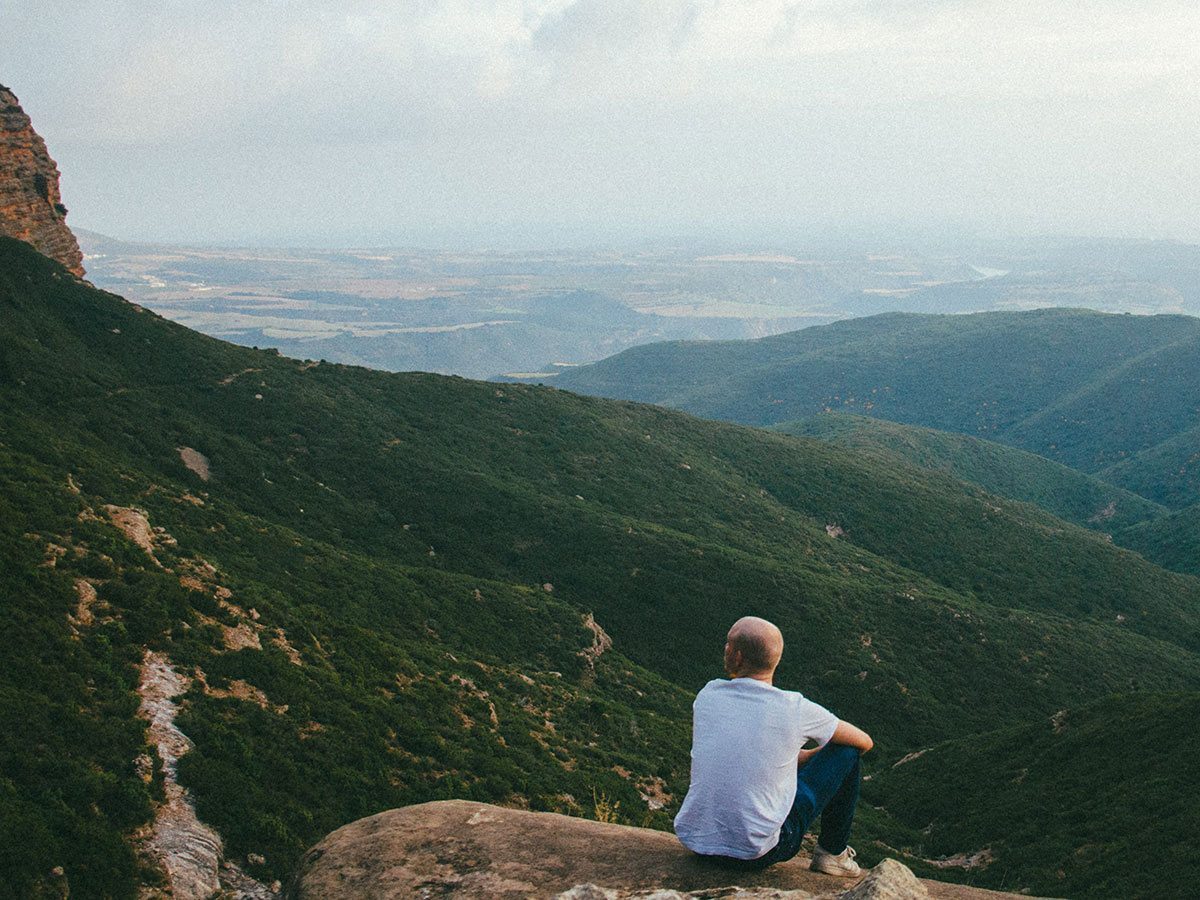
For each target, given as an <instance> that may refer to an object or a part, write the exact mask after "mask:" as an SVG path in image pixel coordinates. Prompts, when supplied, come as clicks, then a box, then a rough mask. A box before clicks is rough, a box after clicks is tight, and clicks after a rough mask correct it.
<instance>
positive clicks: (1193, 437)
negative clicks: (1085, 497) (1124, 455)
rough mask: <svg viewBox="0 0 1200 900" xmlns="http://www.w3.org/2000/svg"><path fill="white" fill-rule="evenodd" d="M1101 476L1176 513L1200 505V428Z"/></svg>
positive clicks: (1107, 470) (1121, 464) (1147, 451)
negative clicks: (1168, 507)
mask: <svg viewBox="0 0 1200 900" xmlns="http://www.w3.org/2000/svg"><path fill="white" fill-rule="evenodd" d="M1100 476H1101V477H1102V478H1104V479H1105V480H1106V481H1110V482H1112V483H1113V484H1119V485H1121V486H1122V487H1125V488H1128V489H1129V490H1131V491H1135V492H1137V493H1139V494H1141V495H1143V496H1145V497H1149V498H1151V499H1153V500H1157V501H1158V502H1159V503H1162V504H1164V505H1166V506H1170V507H1172V508H1175V509H1178V508H1180V507H1183V506H1189V505H1191V504H1194V503H1200V428H1192V429H1191V430H1189V431H1184V432H1182V433H1181V434H1178V435H1176V436H1175V437H1173V438H1171V439H1169V440H1166V441H1163V442H1162V443H1161V444H1157V445H1155V446H1153V447H1151V448H1150V449H1149V450H1143V451H1142V452H1141V453H1138V454H1137V455H1136V456H1131V457H1129V458H1128V459H1124V460H1122V461H1121V462H1119V463H1117V464H1115V465H1112V466H1109V467H1108V468H1107V469H1104V470H1103V471H1102V472H1100Z"/></svg>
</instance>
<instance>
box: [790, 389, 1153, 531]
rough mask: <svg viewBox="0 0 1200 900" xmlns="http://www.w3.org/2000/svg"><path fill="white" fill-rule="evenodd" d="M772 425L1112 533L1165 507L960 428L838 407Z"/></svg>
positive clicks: (1141, 520)
mask: <svg viewBox="0 0 1200 900" xmlns="http://www.w3.org/2000/svg"><path fill="white" fill-rule="evenodd" d="M774 430H776V431H781V432H783V433H784V434H795V435H802V436H806V437H814V438H818V439H820V440H823V441H827V442H829V443H832V444H836V445H838V446H839V447H845V448H847V449H849V450H853V451H855V453H856V454H857V453H863V452H867V453H871V452H873V453H876V454H883V455H884V456H885V457H889V456H890V457H893V458H895V457H899V458H901V459H904V460H907V461H908V462H910V463H913V464H914V465H917V466H920V467H921V468H924V469H932V470H934V471H938V472H945V473H946V474H948V475H952V476H954V477H955V478H961V479H962V480H963V481H969V482H971V483H972V484H977V485H979V486H980V487H982V488H983V489H984V490H986V491H989V492H990V493H993V494H997V495H999V496H1001V497H1007V498H1008V499H1010V500H1022V501H1025V502H1026V503H1033V504H1035V505H1037V506H1040V507H1041V508H1042V509H1045V510H1047V511H1048V512H1051V513H1053V514H1054V515H1056V516H1058V517H1059V518H1060V519H1065V520H1066V521H1068V522H1073V523H1075V524H1076V525H1082V526H1084V527H1087V528H1096V529H1098V530H1102V531H1109V532H1112V531H1116V530H1118V529H1121V528H1124V527H1127V526H1129V525H1134V524H1137V523H1140V522H1143V521H1146V520H1148V519H1153V518H1156V517H1157V516H1159V515H1162V514H1164V513H1165V512H1166V510H1165V509H1164V508H1163V507H1161V506H1159V505H1158V504H1156V503H1152V502H1151V501H1149V500H1147V499H1145V498H1144V497H1140V496H1138V495H1137V494H1135V493H1133V492H1132V491H1127V490H1124V489H1122V488H1118V487H1114V486H1113V485H1111V484H1106V483H1105V482H1103V481H1100V480H1099V479H1097V478H1093V477H1091V476H1089V475H1085V474H1084V473H1082V472H1079V471H1077V470H1075V469H1071V468H1069V467H1067V466H1064V465H1061V464H1059V463H1055V462H1051V461H1050V460H1048V459H1045V458H1044V457H1041V456H1037V455H1036V454H1033V453H1028V452H1026V451H1024V450H1017V449H1015V448H1013V447H1007V446H1005V445H1004V444H998V443H995V442H994V441H986V440H983V439H981V438H974V437H969V436H967V435H963V434H954V433H951V432H948V431H936V430H934V429H932V428H919V427H917V426H915V425H901V424H899V423H896V422H888V421H886V420H884V419H872V418H868V417H866V416H854V415H848V414H845V413H823V414H821V415H817V416H812V417H810V418H807V419H801V420H800V421H798V422H784V423H782V424H780V425H776V426H774Z"/></svg>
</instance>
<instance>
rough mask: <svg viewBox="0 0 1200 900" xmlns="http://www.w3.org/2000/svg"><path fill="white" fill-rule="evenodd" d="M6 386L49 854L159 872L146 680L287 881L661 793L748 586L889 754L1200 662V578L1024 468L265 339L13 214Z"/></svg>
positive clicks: (161, 772)
mask: <svg viewBox="0 0 1200 900" xmlns="http://www.w3.org/2000/svg"><path fill="white" fill-rule="evenodd" d="M0 422H2V423H3V424H2V425H0V429H2V430H0V548H2V552H3V564H2V565H0V592H2V595H3V597H4V601H5V604H6V606H5V615H4V617H3V618H2V619H0V647H2V648H3V656H2V657H0V763H2V765H0V823H3V829H4V830H3V833H2V834H0V847H2V848H3V849H2V850H0V854H3V855H2V857H0V858H2V859H3V860H4V871H5V873H6V876H7V877H8V883H9V884H10V885H13V886H15V887H14V889H15V890H16V892H17V893H32V892H33V891H34V890H36V889H38V888H39V886H41V887H46V885H45V879H46V878H47V877H49V876H47V874H46V873H49V872H52V871H53V870H54V869H55V867H59V866H61V867H63V869H64V872H65V875H64V876H62V877H65V878H66V879H67V880H68V881H69V883H70V887H71V890H72V893H73V895H79V896H102V895H108V896H132V895H133V893H134V892H135V891H136V889H137V885H138V884H140V883H147V882H148V881H152V880H153V879H154V878H156V877H161V876H160V875H155V874H154V871H153V869H152V868H148V865H149V864H148V863H147V862H146V857H144V856H142V857H139V856H138V855H137V852H136V850H137V849H138V848H142V849H143V850H144V849H145V847H144V842H145V835H146V834H147V827H148V825H149V824H150V823H152V822H153V820H154V816H155V814H156V812H161V811H162V809H164V808H165V807H164V802H166V803H168V804H169V803H170V802H171V796H172V795H171V793H170V792H169V791H168V790H167V788H169V787H170V786H171V781H170V779H171V778H172V777H175V776H174V774H173V773H172V772H171V771H169V770H168V769H166V768H164V767H163V766H162V765H161V764H160V763H158V762H156V760H157V756H156V755H155V753H154V752H153V751H154V748H153V746H151V744H152V743H153V742H154V741H156V740H159V738H160V737H161V734H159V735H158V736H157V737H156V732H154V731H151V732H148V731H147V729H146V723H145V717H146V715H147V712H146V709H147V708H146V703H147V702H149V700H148V698H150V700H154V697H155V691H158V692H159V694H160V695H162V696H158V699H157V700H155V701H154V702H157V703H159V706H157V707H155V708H157V709H159V710H162V709H164V708H165V707H163V706H162V703H163V702H164V701H163V696H167V695H169V694H170V691H168V690H166V688H169V687H170V686H171V685H172V684H174V685H176V686H177V687H178V690H179V694H178V697H177V699H176V701H175V702H177V704H178V718H177V724H178V727H179V728H180V729H182V733H183V734H184V735H186V738H187V739H188V740H190V741H191V742H192V745H191V749H188V750H187V752H186V753H185V754H184V755H183V756H182V758H181V759H180V761H179V765H178V773H177V777H178V780H179V782H180V783H181V784H182V785H184V786H186V787H187V788H188V789H190V790H191V792H192V796H193V797H194V798H195V800H196V806H197V810H198V812H199V816H200V819H201V820H203V822H204V823H205V824H206V825H207V826H211V827H212V828H215V829H216V832H218V833H219V835H220V837H221V838H222V839H223V840H224V846H225V852H226V854H227V856H228V857H229V858H230V859H234V860H237V861H238V862H240V863H241V865H242V866H243V867H244V868H245V869H246V871H248V872H249V873H251V874H253V875H255V876H257V877H259V878H261V879H263V880H264V881H266V880H269V879H272V878H281V879H285V878H286V877H287V876H288V873H289V872H290V871H291V870H292V867H293V866H294V864H295V862H296V860H297V859H298V857H299V854H300V853H301V852H302V851H303V849H304V848H305V847H306V846H309V845H311V844H312V843H313V842H315V841H316V840H317V839H319V838H320V837H321V836H323V835H324V834H325V833H327V832H328V831H330V830H331V829H332V828H334V827H336V826H337V825H340V824H342V823H344V822H347V821H350V820H352V819H355V818H358V817H361V816H363V815H366V814H369V813H371V812H375V811H378V810H381V809H385V808H388V807H391V806H397V805H401V804H404V803H411V802H416V801H420V800H428V799H436V798H446V797H464V798H467V799H477V800H486V801H490V802H502V803H507V804H514V805H527V806H529V807H532V808H535V809H552V810H558V811H563V812H571V813H574V814H593V815H595V814H596V811H597V810H598V809H600V808H603V809H609V810H612V809H616V810H618V811H619V812H618V813H617V814H618V815H619V816H620V817H623V819H624V820H625V821H630V822H634V823H636V824H642V823H647V824H652V825H657V826H660V827H662V826H665V825H666V824H667V822H668V821H669V817H670V815H671V814H672V813H673V811H674V809H675V808H676V807H677V804H678V802H679V800H680V798H681V795H682V791H683V789H684V788H685V787H686V780H687V766H688V759H687V746H688V737H689V723H690V720H689V705H688V704H689V702H690V696H691V693H692V692H693V691H694V690H695V689H696V688H697V687H698V686H700V685H701V684H703V683H704V682H705V681H706V680H708V679H709V678H711V677H714V676H715V675H717V674H719V672H720V660H721V650H720V648H721V643H722V638H723V635H724V633H725V630H726V629H727V628H728V626H729V624H730V622H731V621H733V619H735V618H736V617H738V616H739V615H742V614H745V613H757V614H760V615H764V616H767V617H769V618H772V619H774V620H775V621H777V622H778V623H779V624H780V625H781V626H782V628H783V629H784V632H785V634H787V635H788V636H789V641H790V643H789V653H788V656H787V658H786V660H785V667H784V668H783V669H782V670H781V672H780V683H781V684H782V686H784V687H789V688H799V689H802V690H804V691H805V692H807V693H809V694H811V695H813V696H814V697H816V698H818V699H820V700H821V701H822V702H825V703H826V704H828V705H829V706H831V707H833V708H834V709H835V710H836V711H837V712H838V713H839V714H841V715H843V716H844V717H845V718H848V719H851V720H855V721H860V722H862V723H864V724H868V725H869V727H870V730H871V731H872V733H873V734H874V735H875V736H876V738H877V740H878V744H879V755H878V757H876V758H877V759H878V760H880V761H883V760H885V759H894V758H896V757H899V756H900V755H902V754H905V753H907V752H909V751H912V750H916V749H918V748H920V747H924V746H927V745H928V744H929V743H931V742H935V741H940V740H944V739H947V738H949V737H952V736H955V735H962V734H970V733H976V732H981V731H984V730H990V729H994V728H996V727H1000V726H1007V725H1014V726H1015V725H1019V724H1021V723H1025V722H1028V721H1031V720H1033V719H1037V718H1043V717H1046V716H1049V715H1052V714H1053V713H1054V712H1055V711H1056V710H1058V709H1061V708H1063V707H1066V706H1070V705H1073V704H1076V703H1078V702H1081V701H1091V700H1095V701H1101V700H1102V699H1103V698H1104V697H1105V696H1107V695H1109V694H1112V693H1114V692H1119V691H1143V690H1157V691H1188V690H1197V689H1200V656H1198V651H1200V580H1197V579H1195V578H1191V577H1187V576H1183V575H1178V574H1173V573H1170V572H1167V571H1164V570H1162V569H1160V568H1157V567H1155V566H1153V565H1151V564H1150V563H1147V562H1146V561H1145V560H1143V559H1142V558H1141V557H1139V556H1136V555H1134V554H1132V553H1129V552H1127V551H1123V550H1121V549H1119V548H1117V547H1114V546H1113V545H1112V544H1110V543H1109V542H1107V541H1106V540H1105V539H1104V537H1103V536H1102V535H1099V534H1096V533H1094V532H1091V531H1088V530H1086V529H1083V528H1079V527H1076V526H1075V525H1072V524H1069V523H1067V522H1065V521H1062V520H1060V519H1057V518H1054V517H1053V516H1051V515H1049V514H1048V513H1044V512H1042V511H1041V510H1038V509H1037V508H1035V507H1032V506H1030V505H1028V504H1024V503H1013V502H1010V501H1007V500H1005V499H1002V498H1000V497H997V496H995V495H993V494H989V493H987V492H985V491H984V490H982V489H981V488H979V487H978V486H975V485H970V484H966V483H964V482H962V481H959V480H957V479H955V478H953V477H950V476H948V475H946V474H944V473H940V472H930V471H926V470H923V469H921V468H919V467H917V466H913V465H910V464H908V463H905V462H902V461H888V460H883V459H878V458H871V457H867V456H863V455H859V454H855V453H854V452H852V451H848V450H846V449H843V448H838V447H834V446H832V445H830V444H827V443H823V442H820V441H815V440H808V439H802V438H795V437H790V436H786V435H778V434H770V433H766V432H763V431H759V430H755V429H750V428H745V427H740V426H736V425H730V424H725V423H719V422H711V421H703V420H699V419H694V418H692V417H690V416H687V415H684V414H681V413H678V412H672V411H668V410H663V409H660V408H656V407H653V406H644V405H637V404H630V403H623V402H614V401H608V400H600V399H595V398H588V397H580V396H576V395H573V394H569V393H566V392H562V391H557V390H551V389H545V388H538V387H531V386H525V385H502V386H500V385H495V384H487V383H481V382H472V381H466V380H463V379H459V378H446V377H439V376H432V375H422V374H406V375H394V374H387V373H380V372H372V371H368V370H363V369H355V368H350V367H343V366H331V365H325V364H317V363H310V362H301V361H297V360H291V359H285V358H282V357H279V356H278V355H277V354H274V353H269V352H263V351H256V350H252V349H247V348H241V347H235V346H232V345H229V344H225V343H222V342H220V341H216V340H212V339H209V338H206V337H203V336H201V335H198V334H196V333H194V332H191V331H188V330H187V329H185V328H183V327H181V326H178V325H175V324H172V323H170V322H168V321H166V320H164V319H161V318H159V317H158V316H155V315H153V314H152V313H149V312H147V311H145V310H142V309H139V308H138V307H136V306H134V305H132V304H129V303H127V302H126V301H124V300H122V299H121V298H119V297H116V296H114V295H111V294H107V293H104V292H102V291H98V290H96V289H94V288H92V287H90V286H89V285H87V284H86V283H82V282H79V281H76V280H74V279H73V278H72V277H71V276H70V275H69V274H68V273H67V272H66V271H65V270H64V269H62V268H61V267H60V266H58V265H56V264H54V263H52V262H50V261H49V260H47V259H45V258H44V257H41V256H40V255H38V254H37V253H36V252H34V251H33V250H32V249H31V248H29V247H28V246H27V245H24V244H22V243H20V242H17V241H12V240H6V239H0ZM155 679H157V681H156V680H155ZM164 685H165V686H166V687H164ZM139 688H140V689H141V693H140V694H139ZM167 699H170V698H169V696H167ZM139 704H141V706H142V717H139V716H138V710H139ZM156 727H157V726H156ZM148 742H150V744H148ZM159 746H160V747H161V744H160V745H159ZM139 760H140V762H139ZM930 789H931V790H934V791H936V790H938V786H937V785H936V784H931V786H930ZM616 804H619V805H616ZM1129 815H1130V822H1131V824H1130V826H1129V827H1138V828H1140V827H1150V823H1149V822H1148V821H1145V815H1146V812H1145V811H1144V810H1138V809H1131V810H1130V811H1129ZM1139 817H1140V818H1139ZM863 822H864V824H863V828H864V837H865V839H866V841H865V843H864V846H867V845H868V844H869V840H870V839H873V838H877V839H879V840H880V841H882V842H883V843H884V844H888V845H890V846H895V845H896V842H898V841H900V840H902V839H904V837H903V836H904V835H905V834H907V833H908V832H907V831H905V830H904V828H903V827H902V826H901V825H898V824H897V823H895V822H893V821H892V820H890V819H889V817H888V815H887V814H886V813H884V812H878V811H873V812H871V813H868V814H866V815H865V816H864V820H863ZM897 829H898V830H897ZM878 852H881V851H879V849H878V848H876V850H875V851H871V850H868V851H866V853H865V854H864V855H865V856H868V857H869V856H870V854H871V853H878ZM1130 864H1131V865H1133V864H1135V863H1134V862H1131V863H1130ZM1009 887H1012V885H1011V884H1010V885H1009Z"/></svg>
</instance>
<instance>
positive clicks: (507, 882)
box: [290, 800, 1017, 900]
mask: <svg viewBox="0 0 1200 900" xmlns="http://www.w3.org/2000/svg"><path fill="white" fill-rule="evenodd" d="M734 885H737V886H736V887H735V886H734ZM695 892H701V893H699V894H696V893H695ZM290 895H291V896H292V897H294V898H297V900H315V898H322V900H325V898H339V897H345V898H349V897H355V898H358V897H363V898H378V900H385V898H388V900H391V898H395V900H399V898H411V897H422V898H423V897H430V898H432V897H441V896H445V895H453V896H455V897H463V898H481V900H482V898H514V900H515V898H518V897H520V898H526V897H546V898H552V897H559V896H560V895H562V896H563V900H625V898H635V897H636V898H639V900H648V898H651V897H653V898H654V900H681V898H683V897H688V896H694V897H700V898H705V900H716V898H722V900H723V898H729V900H733V898H740V900H767V898H778V900H818V898H820V900H832V898H835V897H836V898H841V900H923V898H926V897H929V898H933V900H941V898H946V900H999V898H1002V897H1009V898H1012V897H1016V896H1017V895H1015V894H998V893H995V892H992V891H983V890H979V889H976V888H969V887H964V886H962V885H955V884H944V883H940V882H934V881H926V882H922V881H920V880H918V879H917V878H915V877H914V876H913V874H912V872H910V871H909V870H908V869H907V868H906V867H905V866H903V865H901V864H900V863H898V862H896V861H894V860H886V861H885V862H883V863H881V864H880V865H878V866H876V867H875V869H874V870H872V872H871V873H870V874H869V875H868V876H867V877H866V878H864V879H862V880H861V881H860V882H858V883H857V884H855V883H854V882H852V881H851V882H847V881H846V880H845V879H840V878H833V877H830V876H828V875H821V874H818V873H816V872H811V871H809V869H808V860H807V859H796V860H792V861H791V862H787V863H783V864H782V865H778V866H772V867H771V868H769V869H767V870H766V871H765V872H756V873H750V872H745V871H731V870H730V869H728V868H724V867H722V866H718V865H714V864H713V863H711V862H707V861H705V860H703V859H701V858H700V857H697V856H695V855H693V854H691V853H689V852H688V851H687V850H686V849H684V847H683V846H681V845H680V843H679V842H678V841H677V840H676V839H675V836H674V835H670V834H665V833H663V832H660V831H650V830H648V829H644V828H631V827H629V826H625V825H606V824H602V823H600V822H593V821H590V820H587V819H576V818H571V817H568V816H560V815H555V814H553V813H534V812H526V811H523V810H516V809H504V808H501V807H497V806H489V805H488V804H485V803H471V802H468V801H465V800H445V801H439V802H435V803H422V804H419V805H416V806H406V807H403V808H401V809H393V810H388V811H387V812H382V813H379V814H378V815H374V816H370V817H369V818H366V819H360V820H358V821H357V822H351V823H350V824H349V825H345V826H343V827H342V828H339V829H338V830H337V831H335V832H333V833H332V834H330V835H328V836H327V837H326V838H325V839H324V840H323V841H321V842H320V843H319V844H317V845H316V846H315V847H313V848H312V849H311V850H309V851H308V853H307V854H305V857H304V859H303V861H302V862H301V865H300V869H299V872H298V874H297V876H296V880H295V882H294V883H293V885H292V887H291V891H290Z"/></svg>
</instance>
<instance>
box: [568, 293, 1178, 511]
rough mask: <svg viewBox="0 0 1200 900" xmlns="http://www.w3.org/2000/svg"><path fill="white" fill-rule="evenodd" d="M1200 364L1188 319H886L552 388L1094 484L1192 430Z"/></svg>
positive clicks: (721, 345) (666, 360)
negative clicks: (928, 435) (879, 434)
mask: <svg viewBox="0 0 1200 900" xmlns="http://www.w3.org/2000/svg"><path fill="white" fill-rule="evenodd" d="M1198 352H1200V319H1195V318H1190V317H1187V316H1125V315H1105V314H1101V313H1094V312H1089V311H1086V310H1068V309H1053V310H1035V311H1031V312H1022V313H980V314H975V315H969V316H923V315H905V314H887V315H880V316H874V317H871V318H867V319H857V320H850V321H845V322H836V323H834V324H832V325H828V326H824V327H820V328H811V329H805V330H803V331H798V332H791V333H789V334H784V335H777V336H775V337H771V338H763V339H762V340H758V341H745V342H717V343H712V344H703V343H693V344H680V343H672V344H658V345H648V346H645V347H638V348H634V349H632V350H627V351H625V352H624V353H621V354H618V355H616V356H614V357H611V358H609V359H607V360H602V361H601V362H599V363H596V364H594V365H591V366H585V367H581V368H579V369H576V370H572V371H570V372H567V373H563V374H562V375H561V376H559V381H558V382H557V383H558V384H559V386H561V387H564V388H568V389H572V390H580V391H584V392H586V393H592V394H599V395H602V396H610V397H626V398H629V399H637V400H642V401H647V402H653V403H661V404H664V405H668V406H673V407H677V408H681V409H685V410H687V411H689V412H693V413H696V414H698V415H703V416H709V417H713V418H722V419H728V420H731V421H737V422H745V423H748V424H755V425H767V424H776V423H779V422H786V421H789V420H795V419H800V418H804V417H807V416H810V415H814V414H816V413H819V412H822V411H825V410H832V411H840V412H850V413H860V414H863V413H865V414H869V415H871V416H874V417H877V418H883V419H890V420H893V421H898V422H905V423H910V424H920V425H925V426H928V427H932V428H938V429H941V430H945V431H957V432H961V433H964V434H972V435H976V436H980V437H987V438H991V439H993V440H998V441H1001V442H1004V443H1009V444H1013V445H1016V446H1020V447H1023V448H1025V449H1028V450H1032V451H1034V452H1037V453H1039V454H1041V455H1043V456H1047V457H1049V458H1051V459H1054V460H1056V461H1059V462H1063V463H1065V464H1068V465H1072V466H1075V467H1079V468H1082V469H1084V470H1087V471H1094V470H1098V469H1100V468H1102V467H1104V466H1106V465H1110V464H1112V463H1114V462H1117V461H1119V460H1121V459H1123V458H1125V457H1127V456H1130V455H1133V454H1136V453H1139V452H1145V451H1146V450H1147V449H1148V448H1151V447H1153V446H1155V445H1156V444H1158V443H1161V442H1162V441H1165V440H1168V439H1170V438H1171V437H1172V436H1173V435H1175V434H1177V433H1179V432H1182V431H1184V430H1186V429H1188V428H1190V427H1193V426H1195V425H1196V423H1197V422H1198V421H1200V405H1198V403H1197V400H1196V397H1197V396H1198V392H1197V391H1196V387H1197V383H1196V378H1197V377H1200V376H1198V375H1197V374H1196V373H1197V372H1200V366H1197V365H1196V359H1197V353H1198ZM1147 495H1148V496H1151V497H1155V498H1157V495H1156V494H1153V493H1149V494H1147Z"/></svg>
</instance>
